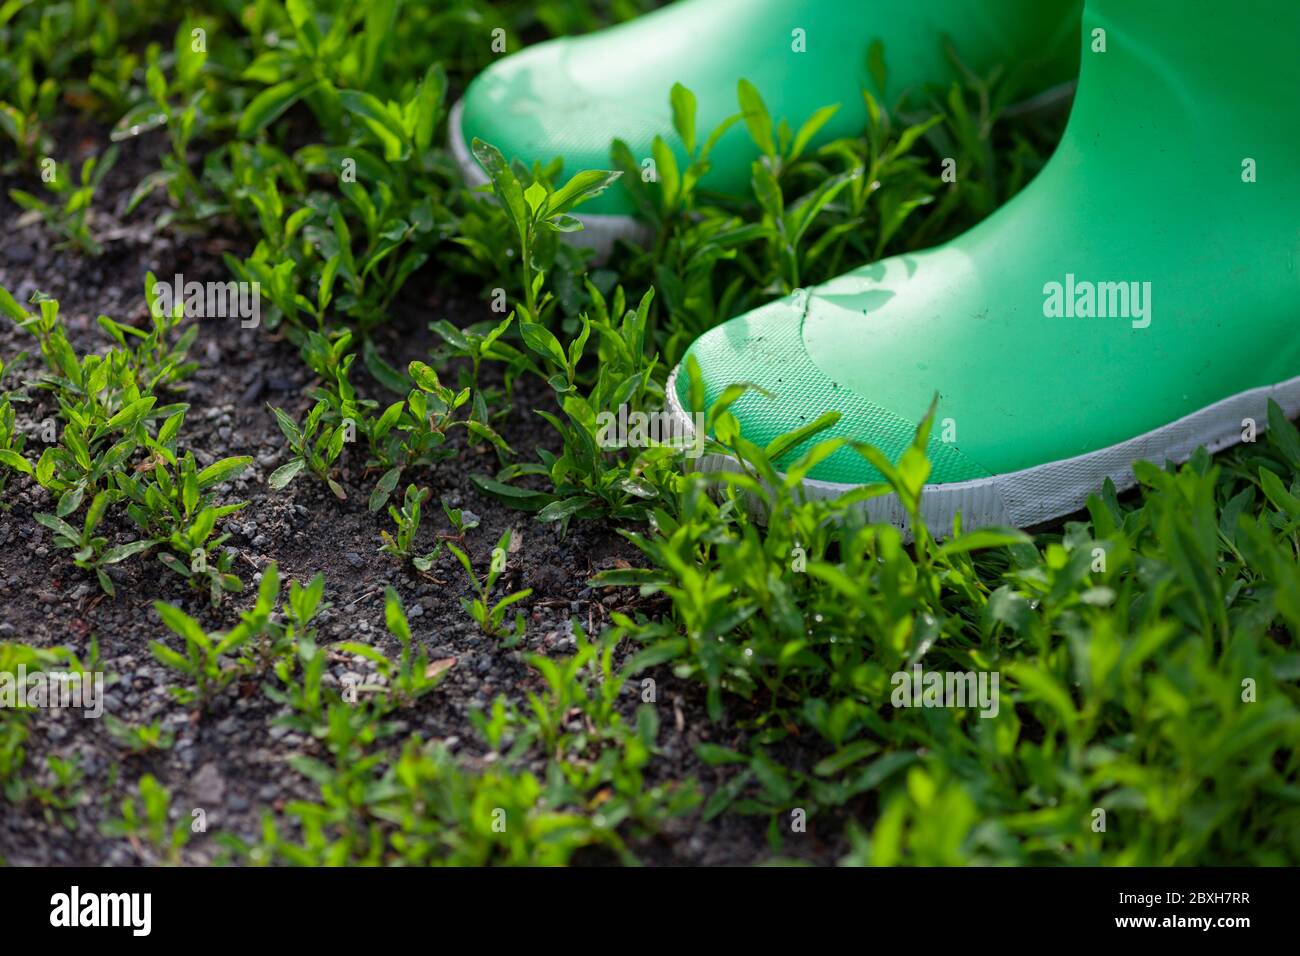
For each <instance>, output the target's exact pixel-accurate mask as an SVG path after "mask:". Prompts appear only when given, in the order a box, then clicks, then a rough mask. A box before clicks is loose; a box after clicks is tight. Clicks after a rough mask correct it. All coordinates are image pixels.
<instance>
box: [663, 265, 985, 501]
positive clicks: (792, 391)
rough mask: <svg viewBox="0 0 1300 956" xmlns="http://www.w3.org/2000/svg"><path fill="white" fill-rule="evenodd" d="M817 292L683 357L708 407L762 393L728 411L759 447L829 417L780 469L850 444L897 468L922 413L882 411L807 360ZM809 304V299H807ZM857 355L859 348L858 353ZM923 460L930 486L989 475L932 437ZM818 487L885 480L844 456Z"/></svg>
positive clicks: (835, 458)
mask: <svg viewBox="0 0 1300 956" xmlns="http://www.w3.org/2000/svg"><path fill="white" fill-rule="evenodd" d="M816 294H817V293H816V291H815V290H814V291H812V292H811V293H809V292H805V291H800V292H796V293H795V294H794V295H792V296H788V297H787V298H784V299H780V300H778V301H776V302H772V303H770V304H768V305H765V306H763V307H762V308H759V309H756V310H754V311H753V312H749V313H747V314H745V315H742V316H739V317H738V318H735V319H732V320H731V321H730V322H727V323H725V324H723V325H721V326H718V327H717V328H715V329H713V330H711V331H710V332H708V333H706V334H705V335H703V336H701V337H700V338H699V339H698V340H696V342H695V344H694V345H692V346H691V348H690V350H689V352H688V353H687V355H688V356H693V357H694V358H695V360H696V361H697V362H698V363H699V367H700V370H701V376H702V378H703V384H704V401H705V406H706V407H707V406H708V405H709V404H711V403H712V402H714V401H715V400H716V399H717V398H718V396H719V395H720V394H721V393H722V392H723V391H724V390H725V389H726V388H727V387H728V386H729V385H732V384H735V383H740V382H747V383H751V384H753V385H757V386H758V387H759V388H761V389H763V390H764V391H765V392H768V393H770V394H768V395H764V394H762V393H761V392H757V391H753V390H751V391H749V392H747V393H746V394H745V395H744V396H742V397H741V398H740V399H738V400H737V401H736V402H735V404H733V405H732V406H731V412H732V414H733V415H735V416H736V418H737V420H738V421H739V422H740V426H741V431H742V433H743V434H744V436H745V437H746V438H747V439H748V440H750V441H752V442H754V443H755V444H758V445H760V446H762V445H766V444H767V443H768V442H770V441H771V440H772V439H774V438H776V437H778V436H780V435H783V434H785V433H787V432H790V431H793V430H794V429H796V428H800V427H802V426H804V425H807V424H808V423H809V422H812V421H814V420H816V419H817V418H818V417H819V416H820V415H822V414H823V413H825V412H828V411H835V412H839V413H840V419H839V421H838V422H836V423H835V425H833V426H831V427H830V428H829V429H827V430H825V431H823V432H820V433H819V434H818V435H817V436H816V437H815V438H813V439H811V440H810V441H809V442H805V443H804V444H803V445H802V446H799V447H798V448H795V449H794V450H792V451H791V452H788V453H787V454H786V456H785V457H783V458H782V459H780V460H778V462H777V464H778V465H788V464H790V463H791V462H793V461H794V460H795V459H797V458H798V457H799V456H800V455H801V454H803V453H804V452H806V451H807V450H808V448H809V447H810V446H811V444H814V443H816V442H818V441H823V440H825V439H827V438H837V437H843V438H849V439H853V440H855V441H859V442H866V443H868V444H871V445H874V446H876V447H877V448H879V449H880V450H881V451H882V452H883V453H884V454H885V456H886V457H887V458H889V460H890V461H897V460H898V459H899V457H900V456H901V455H902V453H903V452H904V451H905V450H906V449H907V447H908V446H909V445H910V444H911V443H912V440H913V437H914V436H915V433H916V428H917V424H918V422H919V421H920V418H921V416H923V415H924V414H925V411H926V410H925V409H924V408H919V409H908V410H907V411H908V412H909V413H911V414H910V415H904V414H900V413H898V412H896V411H894V410H891V409H887V408H882V407H881V406H880V405H877V404H875V403H874V402H872V401H870V400H869V399H868V398H866V397H865V396H864V395H862V394H861V393H860V392H858V391H856V390H855V389H853V388H850V387H848V386H847V385H845V384H843V383H841V382H838V381H835V380H834V379H832V378H831V377H830V376H829V375H827V374H826V373H825V372H824V371H823V370H822V369H821V368H820V367H819V366H818V365H817V364H816V363H815V362H814V361H813V360H812V358H811V357H810V356H809V354H808V350H807V348H806V347H805V345H804V341H803V334H802V329H803V320H804V318H805V316H806V315H807V313H808V311H809V308H810V307H811V306H813V305H815V304H816V301H815V297H816ZM810 296H811V298H810ZM859 347H860V346H859ZM685 369H686V363H685V362H683V365H682V372H681V373H680V374H679V375H678V376H677V381H676V386H677V396H678V400H679V401H680V402H681V403H682V406H683V408H684V409H686V410H687V411H689V412H697V411H702V409H692V408H690V403H689V395H688V391H689V377H688V375H687V374H686V372H685ZM927 453H928V455H929V457H930V461H931V463H932V467H933V471H932V473H931V477H930V481H931V482H934V483H942V482H957V481H967V480H970V479H974V478H984V477H987V476H988V475H989V472H988V471H987V470H985V469H984V468H981V467H980V466H979V465H977V464H976V463H974V462H972V461H970V460H969V459H968V458H966V457H965V456H964V455H962V453H961V452H960V451H958V450H957V448H955V447H954V446H952V445H949V444H945V443H944V442H942V441H940V440H938V438H937V437H936V436H934V435H932V437H931V439H930V443H929V446H928V447H927ZM810 477H811V478H813V479H816V480H819V481H827V482H837V483H845V484H862V483H866V482H872V481H880V480H882V478H881V475H880V474H879V472H877V471H876V470H875V469H874V468H873V467H871V465H869V464H868V463H867V461H866V460H865V459H864V458H863V457H862V456H861V455H859V454H858V453H857V452H856V451H855V450H853V449H851V448H842V449H840V450H839V451H837V452H836V453H835V454H833V455H831V456H830V457H828V458H827V459H825V460H824V461H822V462H820V463H819V464H818V465H817V466H816V467H815V468H814V469H813V471H812V472H811V475H810Z"/></svg>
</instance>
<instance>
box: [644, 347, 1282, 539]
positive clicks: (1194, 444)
mask: <svg viewBox="0 0 1300 956" xmlns="http://www.w3.org/2000/svg"><path fill="white" fill-rule="evenodd" d="M680 368H681V367H680V366H678V368H675V369H673V373H672V375H670V376H669V378H668V387H667V393H668V402H667V411H668V412H669V413H670V414H671V415H672V418H673V424H674V425H675V426H676V427H677V428H680V429H682V430H683V431H681V432H679V433H678V434H681V435H684V436H690V437H691V438H693V437H694V434H695V428H694V423H693V421H692V418H691V416H690V415H688V414H686V411H685V409H683V408H682V405H681V402H680V401H679V400H678V398H677V389H676V381H677V373H678V371H679V370H680ZM1270 398H1271V399H1273V400H1274V401H1275V402H1277V403H1278V405H1279V406H1281V408H1282V410H1283V411H1284V412H1285V413H1286V415H1287V417H1288V418H1294V417H1295V416H1296V415H1297V414H1300V377H1297V378H1292V379H1288V380H1287V381H1285V382H1282V383H1280V384H1277V385H1265V386H1261V387H1260V388H1253V389H1250V390H1249V391H1245V392H1240V393H1238V394H1236V395H1232V396H1229V397H1228V398H1225V399H1222V400H1220V401H1218V402H1215V403H1214V404H1213V405H1208V406H1206V407H1205V408H1202V409H1200V410H1199V411H1195V412H1192V413H1191V414H1190V415H1186V416H1184V417H1183V418H1180V419H1178V420H1177V421H1175V422H1171V423H1170V424H1168V425H1162V426H1161V427H1160V428H1157V429H1155V430H1154V431H1149V432H1146V433H1145V434H1143V435H1138V436H1137V437H1136V438H1130V439H1128V440H1127V441H1123V442H1120V443H1119V444H1117V445H1110V446H1109V447H1107V448H1100V449H1098V450H1097V451H1092V452H1087V453H1086V454H1083V455H1078V456H1076V457H1074V458H1064V459H1061V460H1059V461H1051V462H1047V463H1046V464H1043V465H1035V466H1034V467H1032V468H1026V469H1023V470H1021V471H1013V472H1007V473H1006V474H1002V475H993V476H991V477H989V478H976V479H973V480H971V481H960V482H952V483H947V484H929V485H926V486H925V487H924V489H923V491H922V495H921V517H922V518H923V519H924V521H925V526H926V528H927V529H929V531H930V534H931V535H932V536H934V537H935V538H944V537H947V536H948V535H950V534H951V529H952V521H953V517H954V516H955V515H956V514H957V513H958V512H960V513H961V515H962V528H963V529H964V530H971V529H973V528H981V527H988V526H992V525H1000V526H1008V525H1010V526H1013V527H1017V528H1032V527H1034V526H1036V525H1041V524H1045V523H1047V522H1049V521H1052V520H1054V519H1057V518H1062V517H1065V516H1066V515H1070V514H1073V513H1074V512H1076V511H1078V510H1080V509H1081V508H1083V507H1084V505H1085V504H1086V503H1087V501H1088V496H1089V495H1091V494H1095V493H1097V492H1099V491H1100V490H1101V486H1102V483H1103V482H1104V481H1105V480H1106V479H1107V478H1109V479H1110V480H1111V481H1113V482H1114V483H1115V488H1116V490H1118V491H1125V490H1127V489H1129V488H1132V487H1133V486H1134V485H1135V484H1136V483H1137V479H1136V478H1134V476H1133V462H1135V461H1138V460H1142V459H1145V460H1147V461H1151V462H1154V463H1156V464H1163V463H1164V462H1166V461H1170V462H1174V463H1175V464H1181V463H1183V462H1185V461H1186V460H1187V459H1188V458H1190V457H1191V455H1192V453H1193V452H1195V451H1196V449H1197V448H1199V447H1200V446H1202V445H1204V446H1205V448H1206V450H1207V451H1209V452H1211V453H1215V452H1220V451H1223V450H1224V449H1225V448H1230V447H1232V446H1233V445H1236V444H1239V443H1240V442H1241V440H1242V435H1241V432H1242V427H1243V426H1242V420H1243V419H1245V418H1251V419H1253V420H1254V421H1255V422H1256V423H1257V426H1256V427H1257V429H1258V431H1263V430H1264V429H1265V428H1266V427H1267V423H1268V400H1269V399H1270ZM695 468H696V470H698V471H704V472H713V471H722V470H726V471H739V470H740V466H739V464H738V463H737V462H736V460H735V459H734V458H732V457H730V456H728V455H719V454H709V455H703V456H701V457H700V458H699V459H698V460H697V463H696V466H695ZM860 487H861V485H854V484H847V483H841V482H832V481H818V480H816V479H812V478H809V479H805V480H804V481H803V483H802V488H803V490H804V492H805V494H806V495H807V496H808V497H809V498H817V499H831V498H838V497H839V496H840V495H843V494H845V493H847V492H849V491H853V490H854V489H856V488H860ZM855 508H856V509H857V510H859V511H860V512H862V513H863V514H865V515H866V517H867V519H868V520H869V521H872V522H875V523H883V524H890V525H893V526H894V527H896V528H898V529H899V530H900V531H902V532H903V534H904V537H905V538H906V539H908V540H910V539H911V537H912V535H911V528H910V519H909V516H908V514H907V512H906V511H905V510H904V509H903V506H902V503H901V502H900V501H899V500H898V496H897V495H894V494H892V493H891V494H887V495H882V496H881V497H879V498H873V499H871V500H869V501H864V502H859V503H858V504H857V505H855Z"/></svg>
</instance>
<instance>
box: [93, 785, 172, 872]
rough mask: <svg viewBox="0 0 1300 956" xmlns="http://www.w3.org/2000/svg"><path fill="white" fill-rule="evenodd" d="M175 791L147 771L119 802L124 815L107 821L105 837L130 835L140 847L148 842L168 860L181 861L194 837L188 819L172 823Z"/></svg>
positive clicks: (102, 827)
mask: <svg viewBox="0 0 1300 956" xmlns="http://www.w3.org/2000/svg"><path fill="white" fill-rule="evenodd" d="M171 801H172V794H171V791H170V790H168V789H167V788H166V787H164V786H163V785H162V784H160V783H159V782H158V779H157V778H156V777H154V775H153V774H150V773H146V774H145V775H144V776H142V777H141V778H140V782H139V783H138V784H137V785H136V793H135V794H134V795H131V794H128V795H127V796H125V797H123V798H122V801H121V803H120V804H119V812H120V814H121V815H120V816H119V817H117V818H116V819H110V820H106V821H105V822H104V823H103V824H102V825H101V827H100V829H101V831H102V832H103V833H104V835H105V836H110V837H126V838H127V839H129V840H131V841H132V842H133V843H135V844H136V845H137V846H140V845H141V844H148V845H149V846H150V847H152V848H153V850H154V851H155V852H157V853H159V854H160V855H161V857H162V859H163V860H164V861H166V862H168V863H173V864H174V863H177V862H179V861H180V854H181V851H182V850H183V849H185V846H186V844H187V843H189V839H190V826H189V821H188V820H181V821H179V822H177V823H176V824H175V825H174V826H173V825H172V823H171Z"/></svg>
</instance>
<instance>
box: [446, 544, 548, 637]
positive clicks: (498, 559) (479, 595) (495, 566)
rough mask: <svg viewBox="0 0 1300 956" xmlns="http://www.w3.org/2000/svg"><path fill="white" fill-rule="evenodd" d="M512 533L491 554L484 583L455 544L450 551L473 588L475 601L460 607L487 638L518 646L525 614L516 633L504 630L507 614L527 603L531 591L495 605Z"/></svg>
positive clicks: (518, 616)
mask: <svg viewBox="0 0 1300 956" xmlns="http://www.w3.org/2000/svg"><path fill="white" fill-rule="evenodd" d="M513 533H514V532H513V530H512V529H510V528H507V529H506V530H505V531H504V532H503V533H502V535H501V540H500V541H498V542H497V546H496V547H495V548H494V549H493V550H492V562H491V564H490V565H489V567H488V573H487V577H485V578H483V579H482V580H480V579H479V577H478V575H477V574H475V573H474V566H473V564H471V563H470V560H469V555H467V554H466V553H465V552H464V551H462V550H461V549H460V548H458V547H456V546H455V545H454V544H451V543H448V544H447V548H448V549H449V550H450V551H451V553H452V554H454V555H456V558H457V560H459V561H460V564H461V567H463V568H464V569H465V574H466V576H467V577H468V578H469V583H470V587H471V588H473V589H474V593H475V597H473V598H462V599H461V602H460V603H461V606H462V607H464V608H465V610H466V611H467V612H468V613H469V616H470V617H472V618H473V619H474V620H475V621H476V622H478V626H479V627H480V628H481V629H482V631H483V633H484V634H486V635H487V636H488V637H503V636H508V637H509V642H508V643H509V645H510V646H513V645H514V644H515V643H518V641H519V639H520V638H522V637H523V635H524V616H523V614H522V613H519V614H516V615H515V626H514V630H513V632H511V631H510V630H507V629H505V628H503V627H502V624H503V622H504V621H505V616H506V611H508V610H509V609H510V605H512V604H516V603H518V602H519V601H522V600H525V599H526V598H528V597H529V596H530V595H531V594H532V593H533V589H532V588H525V589H524V590H522V591H515V592H514V593H513V594H507V595H506V596H505V597H503V598H502V599H501V600H500V601H497V602H496V603H495V604H493V603H492V590H493V589H494V588H495V587H496V583H497V579H498V578H500V577H501V575H502V574H503V573H504V572H505V570H506V555H507V549H508V548H509V546H510V538H511V536H512V534H513Z"/></svg>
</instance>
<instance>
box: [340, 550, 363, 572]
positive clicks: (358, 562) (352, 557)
mask: <svg viewBox="0 0 1300 956" xmlns="http://www.w3.org/2000/svg"><path fill="white" fill-rule="evenodd" d="M343 560H344V561H346V562H347V563H348V564H350V565H352V566H353V567H354V568H361V567H364V566H365V563H366V562H365V561H363V560H362V559H361V555H359V554H357V553H356V552H355V551H349V552H348V553H347V554H345V555H343Z"/></svg>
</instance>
